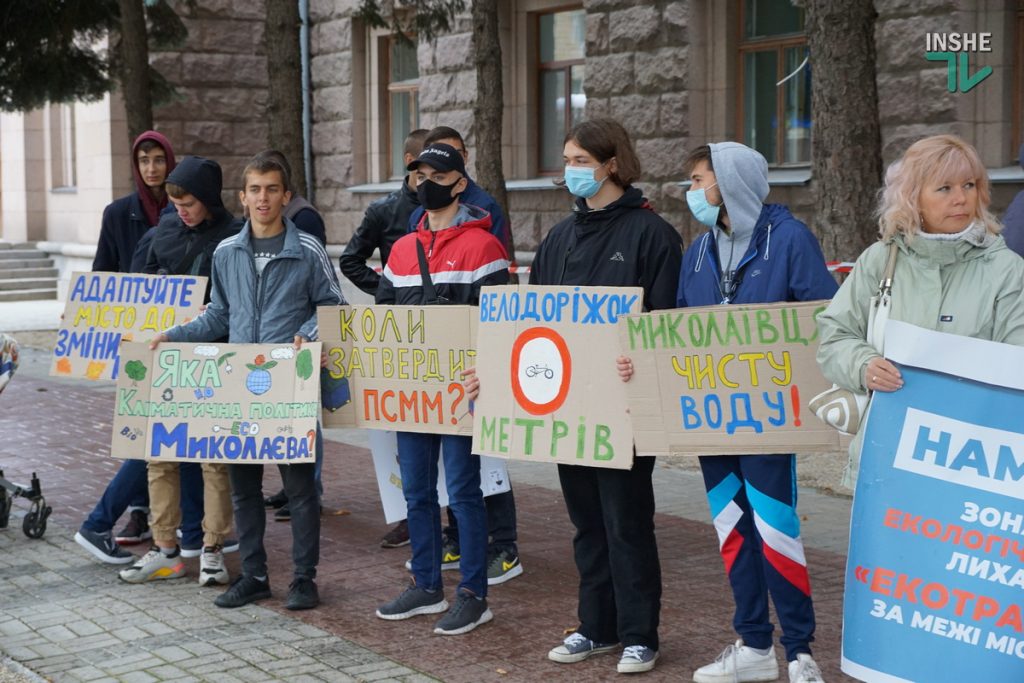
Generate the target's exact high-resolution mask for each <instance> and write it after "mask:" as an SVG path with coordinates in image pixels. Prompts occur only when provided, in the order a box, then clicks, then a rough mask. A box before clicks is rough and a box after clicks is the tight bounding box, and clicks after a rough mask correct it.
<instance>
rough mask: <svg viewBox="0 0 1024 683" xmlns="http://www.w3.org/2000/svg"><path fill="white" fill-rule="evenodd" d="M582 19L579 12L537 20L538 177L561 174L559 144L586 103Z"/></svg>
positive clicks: (555, 14)
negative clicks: (546, 174) (539, 174)
mask: <svg viewBox="0 0 1024 683" xmlns="http://www.w3.org/2000/svg"><path fill="white" fill-rule="evenodd" d="M586 17H587V15H586V12H584V11H583V10H582V9H576V10H569V11H564V12H553V13H550V14H541V15H539V16H538V17H537V19H538V22H539V27H538V41H537V43H538V49H539V55H538V58H537V62H538V70H539V80H538V113H539V119H540V121H539V123H540V135H539V136H538V140H537V144H538V157H537V158H538V159H539V164H538V165H539V170H540V172H541V173H557V172H560V171H561V170H562V168H563V164H562V141H563V140H564V139H565V134H566V132H568V131H569V130H570V129H571V128H572V127H573V126H574V125H575V124H576V123H579V122H580V121H581V120H582V119H583V109H584V106H585V105H586V102H587V96H586V95H585V94H584V93H583V75H584V71H583V70H584V57H585V55H586V35H587V27H586Z"/></svg>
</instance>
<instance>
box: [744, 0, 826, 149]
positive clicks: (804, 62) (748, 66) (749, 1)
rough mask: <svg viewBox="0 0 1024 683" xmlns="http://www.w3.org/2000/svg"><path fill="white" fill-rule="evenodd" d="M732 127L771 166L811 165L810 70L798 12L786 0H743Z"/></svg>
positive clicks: (801, 20)
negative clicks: (738, 131)
mask: <svg viewBox="0 0 1024 683" xmlns="http://www.w3.org/2000/svg"><path fill="white" fill-rule="evenodd" d="M739 52H740V55H739V67H740V78H739V84H740V93H739V98H738V101H739V103H740V106H739V108H738V109H739V110H738V121H737V127H738V129H739V130H741V131H742V132H743V139H744V142H746V144H748V145H750V146H751V147H753V148H754V149H756V150H757V151H759V152H761V154H763V155H764V156H765V158H766V159H767V160H768V163H769V164H771V165H773V166H782V165H793V164H808V163H810V161H811V69H810V63H809V61H808V59H807V56H808V52H807V36H806V34H805V33H804V10H803V9H802V8H799V7H795V6H794V5H793V2H792V0H744V1H743V2H742V3H741V10H740V44H739Z"/></svg>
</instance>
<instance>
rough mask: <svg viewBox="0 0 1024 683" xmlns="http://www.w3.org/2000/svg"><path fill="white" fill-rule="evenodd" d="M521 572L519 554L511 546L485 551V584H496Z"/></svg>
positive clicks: (521, 566)
mask: <svg viewBox="0 0 1024 683" xmlns="http://www.w3.org/2000/svg"><path fill="white" fill-rule="evenodd" d="M522 573H523V565H522V563H521V562H520V561H519V554H518V553H516V551H515V550H513V549H512V548H500V549H498V550H497V551H496V552H489V553H487V585H488V586H497V585H498V584H500V583H505V582H506V581H508V580H509V579H514V578H516V577H517V576H519V575H520V574H522Z"/></svg>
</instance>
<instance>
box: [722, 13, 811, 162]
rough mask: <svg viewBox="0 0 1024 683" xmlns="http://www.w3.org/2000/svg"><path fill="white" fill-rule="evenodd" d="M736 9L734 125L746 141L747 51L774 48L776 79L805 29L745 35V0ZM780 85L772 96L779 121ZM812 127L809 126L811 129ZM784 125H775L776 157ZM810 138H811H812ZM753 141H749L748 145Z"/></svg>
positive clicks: (781, 114)
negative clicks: (774, 33) (764, 35)
mask: <svg viewBox="0 0 1024 683" xmlns="http://www.w3.org/2000/svg"><path fill="white" fill-rule="evenodd" d="M737 4H738V5H739V11H738V12H737V23H736V53H737V64H736V68H737V71H738V74H737V78H736V88H737V89H736V120H735V126H736V128H735V129H736V131H737V133H738V135H737V137H738V138H740V139H741V141H742V142H743V143H744V144H747V145H749V144H750V143H749V141H748V140H747V129H746V125H745V121H744V118H745V113H746V85H747V69H746V63H745V62H746V60H745V57H746V55H747V54H748V53H752V52H769V51H774V52H775V56H776V59H775V64H776V67H775V72H776V75H775V82H776V83H778V82H779V81H781V80H782V79H783V78H785V77H786V76H788V75H789V74H788V73H786V50H788V49H790V48H794V47H803V48H804V49H805V50H806V49H807V30H806V26H805V28H804V29H803V30H801V31H800V32H797V33H780V34H777V35H773V36H768V37H763V38H747V37H746V35H745V31H744V27H745V25H746V11H747V8H746V5H747V3H746V2H744V1H743V0H740V2H739V3H737ZM806 68H807V66H806V65H805V66H803V67H802V68H801V71H803V70H804V69H806ZM781 87H782V86H776V97H775V117H776V120H777V121H779V122H780V123H781V122H782V121H784V120H785V106H786V98H785V97H784V95H783V94H782V93H780V92H779V89H780V88H781ZM811 118H812V120H813V118H814V112H813V111H812V112H811ZM812 130H813V129H812ZM785 131H786V129H785V126H784V125H778V126H776V130H775V155H776V158H777V159H778V158H781V157H782V155H783V150H784V149H785ZM812 140H813V138H812ZM752 146H753V145H751V147H752ZM811 161H812V160H811V158H810V157H809V158H808V159H807V160H806V161H779V160H776V161H773V160H771V159H769V160H768V166H769V167H770V168H802V167H807V166H810V165H811Z"/></svg>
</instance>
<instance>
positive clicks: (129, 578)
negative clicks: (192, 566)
mask: <svg viewBox="0 0 1024 683" xmlns="http://www.w3.org/2000/svg"><path fill="white" fill-rule="evenodd" d="M118 576H120V577H121V580H122V581H126V582H128V583H145V582H146V581H159V580H161V579H180V578H181V577H183V576H185V562H184V561H183V560H182V559H181V550H179V549H178V548H175V549H174V552H173V553H172V554H170V555H167V554H166V553H164V552H163V551H162V550H160V548H157V547H156V546H154V547H152V548H150V549H149V552H148V553H146V554H145V555H143V556H142V557H140V558H139V560H138V561H137V562H136V563H135V564H133V565H132V566H131V567H128V568H127V569H122V570H121V571H120V572H118Z"/></svg>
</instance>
